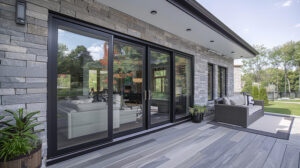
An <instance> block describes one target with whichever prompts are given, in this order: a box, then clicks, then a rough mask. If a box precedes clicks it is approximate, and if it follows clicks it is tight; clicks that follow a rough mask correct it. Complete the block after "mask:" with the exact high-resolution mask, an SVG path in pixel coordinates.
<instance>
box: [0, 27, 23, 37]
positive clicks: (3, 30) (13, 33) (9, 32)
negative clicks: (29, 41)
mask: <svg viewBox="0 0 300 168" xmlns="http://www.w3.org/2000/svg"><path fill="white" fill-rule="evenodd" d="M0 33H1V34H7V35H11V36H17V37H24V33H23V32H17V31H14V30H10V29H7V28H1V27H0Z"/></svg>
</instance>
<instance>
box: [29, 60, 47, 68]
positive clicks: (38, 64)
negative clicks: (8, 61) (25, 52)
mask: <svg viewBox="0 0 300 168" xmlns="http://www.w3.org/2000/svg"><path fill="white" fill-rule="evenodd" d="M27 67H28V68H41V69H47V63H44V62H34V61H27Z"/></svg>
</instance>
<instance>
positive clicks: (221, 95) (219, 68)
mask: <svg viewBox="0 0 300 168" xmlns="http://www.w3.org/2000/svg"><path fill="white" fill-rule="evenodd" d="M221 69H224V70H225V95H223V90H222V89H223V88H222V86H221V85H222V83H223V81H222V79H221V78H222V77H221V76H219V74H220V70H221ZM227 69H228V68H227V67H224V66H221V65H218V74H217V75H218V84H219V86H218V89H219V88H220V89H221V90H220V94H219V95H218V97H220V98H221V97H224V96H227V90H228V86H227V82H228V75H227V73H228V71H227Z"/></svg>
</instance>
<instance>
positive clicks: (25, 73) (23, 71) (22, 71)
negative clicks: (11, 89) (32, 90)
mask: <svg viewBox="0 0 300 168" xmlns="http://www.w3.org/2000/svg"><path fill="white" fill-rule="evenodd" d="M0 76H2V77H5V76H7V77H47V69H45V68H39V67H33V68H26V67H12V66H0Z"/></svg>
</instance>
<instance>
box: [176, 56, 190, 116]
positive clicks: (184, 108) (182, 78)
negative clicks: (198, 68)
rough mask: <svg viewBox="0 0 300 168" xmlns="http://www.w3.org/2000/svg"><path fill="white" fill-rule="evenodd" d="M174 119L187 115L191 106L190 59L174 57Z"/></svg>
mask: <svg viewBox="0 0 300 168" xmlns="http://www.w3.org/2000/svg"><path fill="white" fill-rule="evenodd" d="M175 73H176V76H175V85H176V98H175V101H176V102H175V104H176V109H175V117H176V119H177V118H182V117H185V116H188V115H189V107H190V106H191V98H192V97H191V96H192V87H191V86H192V85H191V84H192V83H191V59H189V58H186V57H181V56H179V55H176V56H175Z"/></svg>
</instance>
